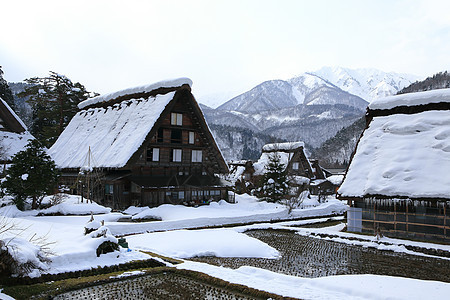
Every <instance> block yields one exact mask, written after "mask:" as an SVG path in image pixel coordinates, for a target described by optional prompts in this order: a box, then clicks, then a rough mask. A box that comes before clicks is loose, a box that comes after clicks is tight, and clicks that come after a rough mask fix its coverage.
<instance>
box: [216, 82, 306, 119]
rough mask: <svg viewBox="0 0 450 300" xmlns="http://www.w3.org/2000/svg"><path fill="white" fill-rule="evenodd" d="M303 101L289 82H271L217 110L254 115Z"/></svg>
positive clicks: (258, 86)
mask: <svg viewBox="0 0 450 300" xmlns="http://www.w3.org/2000/svg"><path fill="white" fill-rule="evenodd" d="M302 100H303V99H302V96H301V95H300V94H299V93H298V92H297V90H296V89H295V88H293V87H292V85H291V84H289V83H288V82H287V81H284V80H270V81H265V82H263V83H261V84H259V85H257V86H256V87H254V88H253V89H251V90H250V91H248V92H245V93H243V94H241V95H239V96H237V97H234V98H233V99H231V100H229V101H227V102H225V103H224V104H222V105H220V106H219V107H218V108H217V109H219V110H229V111H240V112H248V113H252V112H260V111H265V110H274V109H275V110H278V109H282V108H286V107H291V106H295V105H297V104H298V103H299V102H300V101H302Z"/></svg>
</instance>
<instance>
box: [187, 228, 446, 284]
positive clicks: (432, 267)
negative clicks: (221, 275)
mask: <svg viewBox="0 0 450 300" xmlns="http://www.w3.org/2000/svg"><path fill="white" fill-rule="evenodd" d="M246 234H248V235H249V236H251V237H254V238H257V239H259V240H261V241H263V242H265V243H267V244H268V245H270V246H272V247H274V248H275V249H277V250H278V251H279V252H280V253H281V258H279V259H264V258H219V257H197V258H194V259H193V260H195V261H200V262H206V263H209V264H212V265H217V266H224V267H228V268H239V267H240V266H254V267H258V268H264V269H267V270H270V271H274V272H279V273H283V274H288V275H295V276H300V277H309V278H314V277H323V276H331V275H344V274H377V275H389V276H401V277H410V278H417V279H425V280H438V281H444V282H450V261H449V260H444V259H437V258H431V257H424V256H416V255H410V254H404V253H395V252H392V251H381V250H377V249H373V248H365V247H361V246H353V245H347V244H343V243H338V242H333V241H328V240H323V239H317V238H312V237H306V236H301V235H298V234H295V232H291V231H284V230H252V231H247V232H246Z"/></svg>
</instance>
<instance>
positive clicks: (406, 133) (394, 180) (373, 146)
mask: <svg viewBox="0 0 450 300" xmlns="http://www.w3.org/2000/svg"><path fill="white" fill-rule="evenodd" d="M448 170H450V113H449V111H425V112H422V113H417V114H412V115H403V114H395V115H390V116H385V117H375V118H373V120H372V122H371V123H370V124H369V127H368V128H367V129H366V130H365V131H364V133H363V136H362V138H361V140H360V141H359V144H358V147H357V149H356V154H355V156H354V157H353V160H352V162H351V165H350V167H349V169H348V172H347V175H346V177H345V180H344V182H343V183H342V185H341V187H340V189H339V191H338V193H339V194H341V195H343V196H356V197H358V196H363V195H368V194H381V195H386V196H408V197H413V198H417V197H430V198H435V197H437V198H449V195H450V185H449V184H448Z"/></svg>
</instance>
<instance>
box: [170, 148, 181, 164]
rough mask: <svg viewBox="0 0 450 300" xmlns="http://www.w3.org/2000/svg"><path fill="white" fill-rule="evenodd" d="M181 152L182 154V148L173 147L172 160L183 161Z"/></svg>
mask: <svg viewBox="0 0 450 300" xmlns="http://www.w3.org/2000/svg"><path fill="white" fill-rule="evenodd" d="M181 154H182V150H181V149H173V150H172V161H175V162H181Z"/></svg>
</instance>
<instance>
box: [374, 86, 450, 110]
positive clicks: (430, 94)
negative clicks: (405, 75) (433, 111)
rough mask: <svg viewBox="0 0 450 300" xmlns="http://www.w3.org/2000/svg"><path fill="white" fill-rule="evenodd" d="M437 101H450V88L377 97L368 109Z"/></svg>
mask: <svg viewBox="0 0 450 300" xmlns="http://www.w3.org/2000/svg"><path fill="white" fill-rule="evenodd" d="M439 102H447V103H448V102H450V89H439V90H432V91H425V92H416V93H408V94H401V95H395V96H389V97H385V98H378V99H375V100H373V101H372V102H371V103H370V104H369V109H391V108H394V107H396V106H414V105H423V104H429V103H439Z"/></svg>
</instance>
